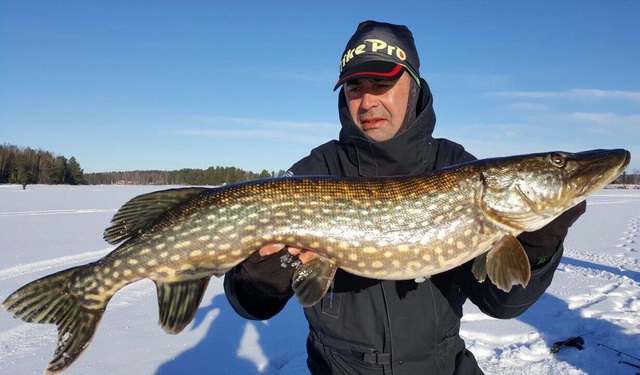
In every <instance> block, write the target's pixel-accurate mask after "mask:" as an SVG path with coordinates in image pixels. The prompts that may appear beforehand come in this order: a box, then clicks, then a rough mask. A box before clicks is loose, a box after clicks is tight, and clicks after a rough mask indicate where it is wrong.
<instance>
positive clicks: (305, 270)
mask: <svg viewBox="0 0 640 375" xmlns="http://www.w3.org/2000/svg"><path fill="white" fill-rule="evenodd" d="M336 270H337V267H336V265H335V263H333V262H332V261H330V260H329V259H327V258H322V257H315V258H313V259H311V260H310V261H309V262H307V263H305V264H303V265H302V266H300V267H299V268H298V269H297V270H296V272H295V273H294V274H293V281H292V283H291V287H292V288H293V290H294V292H295V293H296V296H297V297H298V302H299V303H300V304H301V305H302V306H304V307H311V306H313V305H315V304H316V303H318V302H319V301H320V300H321V299H322V297H324V295H325V294H326V293H327V290H328V289H329V286H330V285H331V283H332V282H333V278H334V276H335V275H336Z"/></svg>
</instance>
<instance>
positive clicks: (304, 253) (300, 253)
mask: <svg viewBox="0 0 640 375" xmlns="http://www.w3.org/2000/svg"><path fill="white" fill-rule="evenodd" d="M285 246H286V245H284V244H281V243H273V244H270V245H267V246H265V247H263V248H261V249H260V250H258V254H260V256H262V257H266V256H269V255H272V254H275V253H277V252H279V251H281V250H283V249H284V247H285ZM287 250H288V251H289V254H291V255H293V256H297V257H298V259H300V261H301V262H302V263H307V262H308V261H310V260H311V259H313V258H314V257H315V256H316V254H315V253H314V252H313V250H306V249H302V248H299V247H293V246H288V247H287Z"/></svg>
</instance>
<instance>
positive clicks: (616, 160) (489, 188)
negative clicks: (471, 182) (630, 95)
mask: <svg viewBox="0 0 640 375" xmlns="http://www.w3.org/2000/svg"><path fill="white" fill-rule="evenodd" d="M630 160H631V154H630V153H629V151H627V150H624V149H614V150H592V151H584V152H578V153H568V152H562V151H555V152H548V153H540V154H530V155H520V156H513V157H506V158H498V159H489V160H487V162H486V163H485V164H484V165H483V166H482V167H481V170H482V174H483V178H482V180H483V191H482V197H481V198H480V199H481V205H482V206H483V208H484V210H485V212H486V213H487V214H488V215H489V216H490V217H491V218H493V219H494V220H496V221H498V222H499V223H500V224H502V225H505V226H507V227H509V228H512V229H513V231H512V233H513V234H517V233H518V232H522V231H534V230H537V229H540V228H542V227H543V226H545V225H546V224H548V223H549V222H550V221H552V220H553V219H555V218H556V217H558V216H559V215H560V214H562V213H563V212H564V211H566V210H568V209H569V208H571V207H573V206H575V205H576V204H578V203H580V202H582V201H583V200H585V199H586V198H587V197H588V196H589V195H591V194H593V193H594V192H596V191H598V190H599V189H601V188H603V187H604V186H605V185H606V184H608V183H610V182H611V181H613V180H614V179H615V178H616V177H618V176H619V175H620V174H621V173H622V172H623V171H624V170H625V168H626V167H627V166H628V165H629V162H630Z"/></svg>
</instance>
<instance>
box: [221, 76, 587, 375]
mask: <svg viewBox="0 0 640 375" xmlns="http://www.w3.org/2000/svg"><path fill="white" fill-rule="evenodd" d="M421 83H422V85H421V98H420V100H419V108H422V111H420V113H419V114H418V116H417V118H416V120H415V122H414V123H413V124H410V125H409V126H408V127H407V128H405V129H404V130H403V131H402V132H401V133H400V134H398V135H396V136H395V137H394V138H392V139H390V140H388V141H384V142H372V141H370V140H369V139H368V138H367V137H366V136H365V135H364V134H363V133H362V132H361V131H360V130H359V129H358V128H357V127H356V126H355V124H354V123H353V121H352V120H351V117H350V115H349V113H348V110H347V108H346V103H345V100H344V96H343V94H342V93H341V94H340V101H339V109H340V120H341V123H342V130H341V132H340V139H339V140H338V141H331V142H328V143H326V144H324V145H321V146H319V147H318V148H316V149H314V150H312V151H311V154H310V155H309V156H307V157H306V158H304V159H302V160H300V161H299V162H297V163H296V164H295V165H293V166H292V167H291V169H290V172H291V174H294V175H339V176H392V175H401V174H412V173H423V172H428V171H432V170H437V169H440V168H443V167H446V166H450V165H453V164H458V163H461V162H466V161H471V160H474V157H473V156H472V155H471V154H469V153H468V152H466V151H465V150H464V148H463V147H462V146H461V145H459V144H457V143H454V142H451V141H449V140H446V139H437V138H433V137H432V132H433V127H434V124H435V115H434V112H433V107H432V104H433V102H432V96H431V93H430V91H429V87H428V86H427V83H426V82H424V81H422V82H421ZM583 210H584V205H582V206H581V208H578V209H575V210H571V211H570V213H568V214H566V215H563V216H561V217H560V218H558V219H557V220H556V221H554V222H552V223H551V224H549V225H548V226H547V227H545V228H543V229H541V230H539V231H537V232H534V233H530V234H525V235H522V236H521V237H519V240H520V241H521V242H522V243H523V246H524V248H525V250H527V251H528V252H529V251H530V250H531V251H535V250H540V249H543V250H546V251H547V253H549V254H550V253H554V251H555V254H554V255H553V257H552V258H551V260H550V261H549V262H548V263H546V264H545V265H543V266H542V267H540V268H538V269H534V270H533V271H532V275H531V280H530V282H529V285H528V286H527V288H526V289H523V288H521V287H520V286H519V285H518V286H515V287H514V288H513V289H512V290H511V292H509V293H505V292H502V291H501V290H499V289H497V288H496V287H495V286H494V285H493V284H492V283H491V282H489V281H487V282H484V283H478V282H477V281H476V279H475V278H474V277H473V275H472V273H471V262H469V263H467V264H464V265H462V266H460V267H458V268H456V269H453V270H450V271H447V272H444V273H442V274H439V275H435V276H432V277H431V278H430V279H427V280H426V281H424V282H421V283H417V282H416V281H415V280H405V281H381V280H373V279H368V278H363V277H359V276H355V275H352V274H349V273H347V272H345V271H342V270H340V269H338V272H337V273H336V277H335V280H334V283H333V285H332V287H331V288H330V290H329V292H328V293H327V295H326V296H325V297H324V299H323V300H322V301H321V302H320V303H318V304H316V305H315V306H313V307H310V308H305V315H306V318H307V319H308V321H309V326H310V334H309V338H308V340H307V351H308V355H309V357H308V360H307V363H308V367H309V370H310V371H311V373H312V374H407V375H414V374H465V375H466V374H482V371H481V370H480V369H479V367H478V365H477V362H476V360H475V358H474V357H473V355H472V354H471V353H470V352H469V351H468V350H466V349H465V345H464V341H463V340H462V339H461V338H460V335H459V330H460V318H461V317H462V305H463V304H464V302H465V301H466V300H467V298H468V299H470V300H471V301H472V302H473V303H474V304H476V305H477V306H478V307H479V308H480V309H481V310H482V311H484V312H485V313H487V314H489V315H491V316H493V317H497V318H512V317H515V316H518V315H519V314H521V313H522V312H524V311H525V310H526V309H527V308H528V307H529V306H531V305H532V304H533V303H534V302H535V301H536V300H538V298H539V297H540V296H541V295H542V294H543V293H544V291H545V290H546V289H547V287H548V286H549V285H550V283H551V279H552V276H553V273H554V271H555V269H556V268H557V266H558V264H559V262H560V257H561V255H562V241H563V239H564V236H565V235H566V230H567V228H568V227H569V226H570V225H571V223H573V221H575V219H576V218H577V217H578V216H579V215H580V214H581V213H582V212H583ZM238 267H240V266H238ZM236 272H237V270H232V271H230V272H229V273H228V274H227V276H226V278H225V290H226V293H227V297H228V299H229V302H230V303H231V305H232V306H233V307H234V309H235V310H236V311H237V312H238V313H239V314H240V315H241V316H243V317H245V318H248V319H268V318H270V317H272V316H273V315H275V314H277V313H278V312H279V311H280V310H281V309H282V308H283V307H284V305H285V304H286V303H287V301H288V299H289V298H290V297H291V294H288V295H286V296H283V297H282V298H275V297H265V296H262V295H259V294H258V293H255V291H254V290H252V288H251V287H250V286H247V285H238V284H237V283H236V282H235V279H234V275H236Z"/></svg>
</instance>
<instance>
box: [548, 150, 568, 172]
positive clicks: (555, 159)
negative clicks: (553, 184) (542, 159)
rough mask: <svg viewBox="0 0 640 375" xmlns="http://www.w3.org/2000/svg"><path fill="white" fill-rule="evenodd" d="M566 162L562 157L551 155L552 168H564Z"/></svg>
mask: <svg viewBox="0 0 640 375" xmlns="http://www.w3.org/2000/svg"><path fill="white" fill-rule="evenodd" d="M566 162H567V160H566V159H565V157H564V155H562V154H558V153H553V154H551V164H553V165H554V166H556V167H558V168H562V167H564V165H565V164H566Z"/></svg>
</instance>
